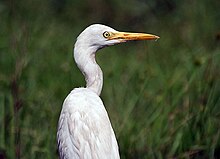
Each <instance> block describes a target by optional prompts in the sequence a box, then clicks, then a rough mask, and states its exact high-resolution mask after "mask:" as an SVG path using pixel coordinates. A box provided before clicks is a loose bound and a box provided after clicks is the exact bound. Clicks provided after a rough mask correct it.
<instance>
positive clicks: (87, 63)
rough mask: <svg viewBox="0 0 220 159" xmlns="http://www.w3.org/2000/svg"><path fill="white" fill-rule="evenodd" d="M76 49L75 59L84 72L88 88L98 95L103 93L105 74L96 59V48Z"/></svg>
mask: <svg viewBox="0 0 220 159" xmlns="http://www.w3.org/2000/svg"><path fill="white" fill-rule="evenodd" d="M77 50H79V49H75V51H74V59H75V61H76V64H77V66H78V67H79V69H80V70H81V72H82V73H83V75H84V77H85V80H86V88H88V89H90V90H92V91H93V92H95V93H96V94H97V95H100V94H101V91H102V85H103V74H102V70H101V68H100V67H99V65H98V64H97V63H96V60H95V52H96V51H95V50H86V51H85V50H83V49H81V51H80V52H77Z"/></svg>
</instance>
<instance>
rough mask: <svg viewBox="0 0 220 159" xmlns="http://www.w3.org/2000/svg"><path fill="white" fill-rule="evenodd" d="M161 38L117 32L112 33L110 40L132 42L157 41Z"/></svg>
mask: <svg viewBox="0 0 220 159" xmlns="http://www.w3.org/2000/svg"><path fill="white" fill-rule="evenodd" d="M159 38H160V37H159V36H156V35H152V34H145V33H128V32H116V33H112V34H111V36H109V38H108V39H109V40H114V39H117V40H120V41H121V42H125V41H130V40H157V39H159Z"/></svg>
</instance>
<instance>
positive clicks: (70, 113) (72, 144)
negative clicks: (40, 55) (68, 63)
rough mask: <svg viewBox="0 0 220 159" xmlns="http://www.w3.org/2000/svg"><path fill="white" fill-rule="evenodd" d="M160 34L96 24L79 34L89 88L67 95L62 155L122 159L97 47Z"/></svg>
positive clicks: (79, 58)
mask: <svg viewBox="0 0 220 159" xmlns="http://www.w3.org/2000/svg"><path fill="white" fill-rule="evenodd" d="M158 38H159V37H158V36H155V35H151V34H144V33H126V32H119V31H116V30H114V29H112V28H110V27H108V26H105V25H101V24H93V25H91V26H89V27H87V28H86V29H85V30H84V31H83V32H82V33H81V34H80V35H79V36H78V38H77V41H76V43H75V47H74V59H75V62H76V64H77V66H78V67H79V69H80V70H81V72H82V73H83V75H84V76H85V80H86V88H75V89H73V90H72V91H71V92H70V94H69V95H68V96H67V97H66V99H65V100H64V103H63V107H62V111H61V114H60V118H59V123H58V132H57V142H58V150H59V155H60V158H61V159H119V158H120V157H119V150H118V144H117V141H116V137H115V134H114V131H113V129H112V126H111V123H110V120H109V117H108V113H107V111H106V110H105V107H104V105H103V102H102V100H101V98H100V97H99V95H100V93H101V90H102V84H103V75H102V70H101V68H100V67H99V65H98V64H97V63H96V60H95V55H96V54H95V53H96V51H97V50H99V49H101V48H103V47H105V46H109V45H114V44H118V43H122V42H126V41H129V40H153V39H158Z"/></svg>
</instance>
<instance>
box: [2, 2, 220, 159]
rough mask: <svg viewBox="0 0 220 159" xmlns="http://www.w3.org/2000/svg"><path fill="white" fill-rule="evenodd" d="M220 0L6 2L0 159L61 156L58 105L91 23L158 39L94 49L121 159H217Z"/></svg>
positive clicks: (72, 79)
mask: <svg viewBox="0 0 220 159" xmlns="http://www.w3.org/2000/svg"><path fill="white" fill-rule="evenodd" d="M219 8H220V1H219V0H185V1H176V0H130V1H126V0H106V1H102V0H48V1H46V0H17V1H16V0H1V1H0V158H1V159H2V158H3V159H4V158H7V159H14V158H17V159H20V158H22V159H35V158H45V159H46V158H51V159H54V158H58V153H57V146H56V129H57V122H58V118H59V113H60V110H61V106H62V102H63V100H64V99H65V97H66V96H67V94H68V93H69V92H70V91H71V90H72V89H73V88H74V87H80V86H84V85H85V82H84V78H83V76H82V75H81V73H80V71H79V70H78V68H77V67H76V65H75V63H74V62H73V55H72V49H73V44H74V42H75V40H76V37H77V35H79V33H80V32H81V31H82V30H83V29H84V28H86V27H87V26H88V25H90V24H94V23H102V24H106V25H108V26H111V27H113V28H115V29H116V30H120V31H133V32H147V33H153V34H156V35H158V36H160V37H161V38H160V39H159V40H157V41H147V42H146V41H144V42H143V41H138V42H129V43H125V44H120V45H117V46H111V47H108V48H105V49H103V50H100V51H99V52H98V53H97V61H98V63H99V64H100V66H101V68H102V70H103V72H104V87H103V91H102V94H101V98H102V99H103V101H104V104H105V106H106V109H107V111H108V113H109V116H110V119H111V123H112V125H113V128H114V131H115V133H116V136H117V139H118V143H119V147H120V155H121V158H122V159H125V158H126V159H138V158H140V159H142V158H149V159H160V158H170V159H171V158H193V159H194V158H198V159H203V158H204V159H207V158H210V159H212V158H213V159H214V158H220V139H219V137H220V83H219V82H220V9H219Z"/></svg>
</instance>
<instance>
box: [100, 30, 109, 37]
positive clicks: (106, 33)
mask: <svg viewBox="0 0 220 159" xmlns="http://www.w3.org/2000/svg"><path fill="white" fill-rule="evenodd" d="M102 35H103V37H104V38H108V37H109V36H110V35H111V34H110V33H109V32H107V31H105V32H104V33H103V34H102Z"/></svg>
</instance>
